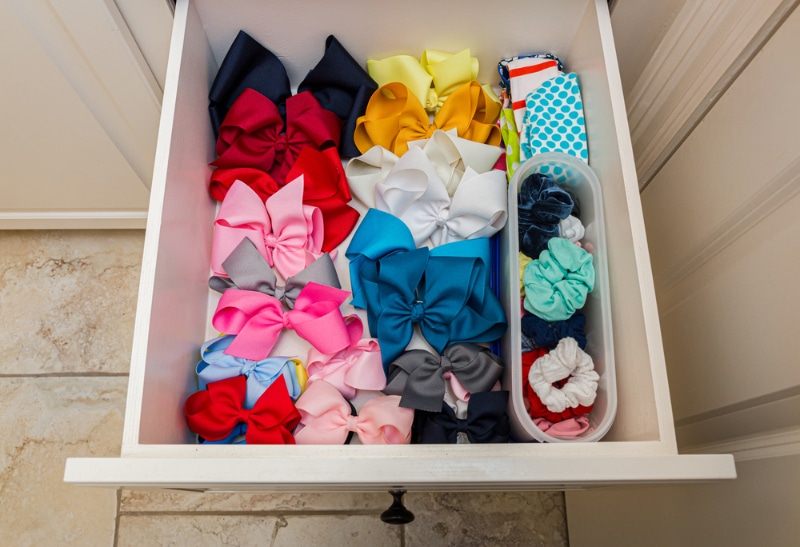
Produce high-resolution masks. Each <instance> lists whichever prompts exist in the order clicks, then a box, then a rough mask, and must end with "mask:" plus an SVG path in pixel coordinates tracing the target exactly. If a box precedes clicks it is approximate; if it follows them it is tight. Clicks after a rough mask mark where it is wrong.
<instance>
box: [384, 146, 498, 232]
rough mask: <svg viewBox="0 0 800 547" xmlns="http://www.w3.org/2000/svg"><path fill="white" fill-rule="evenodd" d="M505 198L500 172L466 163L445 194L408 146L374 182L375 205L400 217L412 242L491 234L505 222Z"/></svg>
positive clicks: (422, 156) (424, 162)
mask: <svg viewBox="0 0 800 547" xmlns="http://www.w3.org/2000/svg"><path fill="white" fill-rule="evenodd" d="M507 203H508V199H507V186H506V179H505V176H504V175H503V173H502V172H501V171H489V172H487V173H483V174H478V173H476V172H475V171H473V170H472V169H469V168H468V169H467V171H466V173H465V174H464V178H463V179H462V180H461V184H460V185H459V186H458V189H457V190H456V192H455V194H454V195H453V197H452V198H450V196H449V195H448V194H447V189H446V188H445V186H444V184H442V183H441V180H440V179H439V176H438V174H437V173H436V170H435V169H434V167H433V165H432V164H431V162H430V160H429V159H428V157H427V156H426V155H425V152H423V151H422V149H421V148H411V149H409V150H408V152H406V153H405V154H404V155H403V156H402V157H401V158H400V159H399V160H398V162H397V164H396V165H395V166H394V168H393V169H392V170H391V172H390V173H389V174H388V175H387V176H386V180H385V181H384V182H379V183H378V184H377V185H376V187H375V208H376V209H378V210H381V211H385V212H387V213H390V214H392V215H394V216H396V217H397V218H399V219H400V220H402V221H403V222H404V223H405V225H406V226H408V229H409V230H410V231H411V234H412V236H413V237H414V245H415V246H417V247H419V246H421V245H426V244H428V245H429V246H431V247H438V246H440V245H444V244H446V243H451V242H454V241H462V240H464V239H475V238H480V237H491V236H493V235H494V234H496V233H497V232H499V231H500V229H501V228H502V227H503V226H505V223H506V218H507V217H508V213H507Z"/></svg>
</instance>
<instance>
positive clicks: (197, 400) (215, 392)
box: [184, 376, 300, 444]
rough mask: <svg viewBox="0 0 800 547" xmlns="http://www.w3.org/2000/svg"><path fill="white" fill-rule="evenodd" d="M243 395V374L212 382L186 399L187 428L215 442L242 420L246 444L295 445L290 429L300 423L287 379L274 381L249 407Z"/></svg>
mask: <svg viewBox="0 0 800 547" xmlns="http://www.w3.org/2000/svg"><path fill="white" fill-rule="evenodd" d="M246 394H247V378H246V377H244V376H234V377H232V378H227V379H225V380H219V381H218V382H211V383H210V384H208V386H207V387H206V389H204V390H202V391H198V392H197V393H194V394H192V395H190V396H189V398H188V399H187V400H186V405H185V407H184V411H185V413H186V421H187V422H188V423H189V429H191V430H192V431H194V432H195V433H197V434H198V435H200V436H201V437H203V438H204V439H206V440H209V441H218V440H221V439H224V438H225V437H227V436H228V435H229V434H230V433H231V431H233V429H234V428H235V427H236V424H239V423H243V424H246V425H247V432H246V433H245V439H246V441H247V444H295V442H294V437H293V436H292V431H293V430H294V428H295V427H297V424H298V423H300V413H299V412H298V411H297V409H296V408H295V406H294V403H293V402H292V399H291V397H290V396H289V391H288V390H287V389H286V382H283V381H277V382H273V383H272V385H270V386H269V388H267V391H265V392H264V394H263V395H262V396H261V397H259V399H258V401H256V404H255V405H254V406H253V408H252V409H246V408H243V404H244V399H245V395H246Z"/></svg>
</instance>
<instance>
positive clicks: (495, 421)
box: [420, 391, 510, 444]
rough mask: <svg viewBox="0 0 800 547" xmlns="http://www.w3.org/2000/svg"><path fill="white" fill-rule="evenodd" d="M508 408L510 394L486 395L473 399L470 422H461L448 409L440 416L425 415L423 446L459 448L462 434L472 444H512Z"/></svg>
mask: <svg viewBox="0 0 800 547" xmlns="http://www.w3.org/2000/svg"><path fill="white" fill-rule="evenodd" d="M507 406H508V391H484V392H481V393H474V394H473V395H472V397H471V398H470V401H469V406H468V407H467V417H466V419H463V420H461V419H458V418H457V417H456V415H455V412H453V409H452V408H450V407H449V406H448V405H444V407H443V408H442V411H441V412H439V413H437V414H431V413H424V414H422V415H421V422H422V423H421V425H420V443H422V444H455V443H456V442H457V440H458V434H459V433H464V434H466V436H467V439H469V441H470V442H471V443H505V442H508V435H509V431H510V426H509V423H508V415H507V414H506V407H507Z"/></svg>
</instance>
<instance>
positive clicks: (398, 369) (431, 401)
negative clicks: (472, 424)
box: [383, 342, 504, 412]
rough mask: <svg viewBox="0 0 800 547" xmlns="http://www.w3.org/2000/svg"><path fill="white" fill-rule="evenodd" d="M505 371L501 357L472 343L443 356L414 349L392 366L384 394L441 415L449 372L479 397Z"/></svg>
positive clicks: (453, 348) (395, 361)
mask: <svg viewBox="0 0 800 547" xmlns="http://www.w3.org/2000/svg"><path fill="white" fill-rule="evenodd" d="M503 367H504V365H503V361H502V360H501V359H500V358H499V357H498V356H497V355H494V354H493V353H491V352H490V351H489V350H488V349H486V348H484V347H483V346H479V345H478V344H471V343H468V342H464V343H460V344H453V345H452V346H448V347H447V348H445V350H444V353H443V354H442V355H441V356H439V355H434V354H432V353H430V352H428V351H425V350H421V349H412V350H409V351H407V352H405V353H403V354H402V355H401V356H400V357H398V358H397V359H395V360H394V362H392V363H391V364H390V365H389V371H388V380H387V382H386V388H385V389H384V390H383V392H384V393H387V394H389V395H402V397H401V398H400V406H402V407H406V408H416V409H419V410H427V411H428V412H441V410H442V405H443V403H444V393H445V384H444V382H445V380H444V373H445V372H452V374H453V375H454V376H455V377H456V378H458V381H459V382H461V384H462V385H463V386H464V388H465V389H466V390H467V391H469V392H470V393H477V392H480V391H489V390H490V389H491V388H492V386H494V384H495V382H497V380H498V378H500V375H502V374H503Z"/></svg>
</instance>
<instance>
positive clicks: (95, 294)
mask: <svg viewBox="0 0 800 547" xmlns="http://www.w3.org/2000/svg"><path fill="white" fill-rule="evenodd" d="M143 242H144V232H142V231H58V232H56V231H35V232H33V231H32V232H13V231H5V232H3V231H0V309H2V314H0V355H2V356H3V357H2V359H0V421H1V422H2V431H3V434H2V436H0V545H36V546H49V545H81V546H84V545H88V546H91V545H117V546H127V545H148V546H149V545H192V546H193V547H194V546H198V547H199V546H204V545H267V544H269V545H276V546H277V545H348V546H352V545H370V546H380V545H392V546H422V545H425V546H429V545H445V546H447V545H453V546H455V545H458V546H469V545H526V546H528V545H529V546H536V545H543V546H544V545H546V546H551V545H566V544H567V543H568V541H567V531H566V513H565V506H564V496H563V493H561V492H530V493H413V492H412V493H410V494H408V495H407V496H406V505H407V506H408V507H409V508H410V509H411V510H413V511H414V513H415V514H416V520H415V521H414V522H413V523H412V524H409V525H406V526H389V525H386V524H383V523H382V522H381V521H380V519H379V518H378V516H379V515H380V513H381V512H382V511H383V510H384V509H386V508H387V507H388V505H389V502H390V501H391V499H390V497H389V496H388V495H387V494H384V493H379V494H352V493H342V494H333V493H324V494H323V493H320V494H295V493H247V494H232V493H218V494H199V493H192V492H177V491H164V492H162V491H129V490H120V491H114V490H111V489H94V488H83V487H76V486H72V485H68V484H65V483H64V482H63V480H62V478H63V471H64V462H65V460H66V458H68V457H73V456H116V455H118V454H119V448H120V441H121V438H122V425H123V416H124V409H125V395H126V385H127V373H128V363H129V355H130V349H131V337H132V332H133V320H134V315H135V308H136V294H137V286H138V281H139V270H140V264H141V251H142V245H143Z"/></svg>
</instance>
